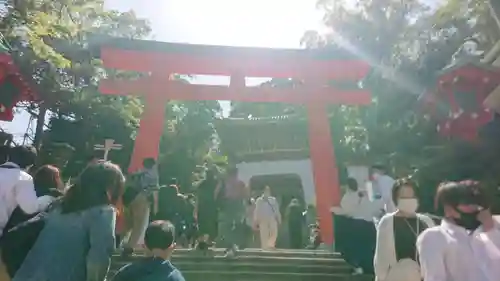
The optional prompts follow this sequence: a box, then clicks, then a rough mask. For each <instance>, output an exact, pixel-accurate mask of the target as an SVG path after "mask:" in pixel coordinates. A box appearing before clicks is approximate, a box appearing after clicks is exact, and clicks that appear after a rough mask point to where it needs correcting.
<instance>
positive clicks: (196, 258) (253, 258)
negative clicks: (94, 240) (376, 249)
mask: <svg viewBox="0 0 500 281" xmlns="http://www.w3.org/2000/svg"><path fill="white" fill-rule="evenodd" d="M141 258H144V256H143V255H133V256H131V257H128V258H121V257H120V256H118V255H116V256H114V257H113V259H114V260H115V261H116V262H120V261H121V262H132V261H134V260H137V259H141ZM210 260H215V261H220V262H223V263H231V262H247V263H248V262H253V263H261V264H262V263H264V264H269V263H273V264H286V265H289V266H296V265H301V264H304V265H307V264H316V265H324V266H333V265H336V264H338V265H346V263H345V261H344V260H342V259H339V258H335V259H332V258H300V257H275V256H258V255H247V254H245V255H243V254H240V253H239V254H238V256H236V257H235V258H231V259H228V258H225V257H223V256H214V257H207V256H200V255H194V254H193V255H181V256H177V255H174V256H173V257H172V262H174V263H175V262H193V263H200V262H205V261H210Z"/></svg>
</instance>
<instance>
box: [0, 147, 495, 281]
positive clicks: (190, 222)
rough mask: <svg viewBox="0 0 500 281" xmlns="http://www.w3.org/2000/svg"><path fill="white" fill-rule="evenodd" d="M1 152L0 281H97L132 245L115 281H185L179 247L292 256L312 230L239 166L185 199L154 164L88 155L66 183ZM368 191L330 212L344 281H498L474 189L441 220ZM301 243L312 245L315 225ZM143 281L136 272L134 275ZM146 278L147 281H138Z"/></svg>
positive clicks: (379, 177)
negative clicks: (348, 277)
mask: <svg viewBox="0 0 500 281" xmlns="http://www.w3.org/2000/svg"><path fill="white" fill-rule="evenodd" d="M2 151H3V154H1V155H0V163H3V164H1V165H0V235H1V236H0V256H1V261H2V263H1V267H0V280H2V281H3V280H15V281H25V280H33V281H39V280H56V281H59V280H60V281H70V280H71V281H78V280H98V281H102V280H104V278H105V277H106V275H107V271H108V268H109V265H110V258H111V256H112V254H113V253H114V251H115V250H116V248H121V249H122V254H123V255H124V256H127V255H130V254H131V253H132V252H133V251H134V250H136V249H138V248H141V249H144V250H146V251H147V252H148V253H149V254H150V255H149V257H148V258H145V259H143V260H141V261H139V262H136V263H134V264H131V265H128V266H126V267H124V268H123V269H121V270H120V271H119V272H118V274H117V275H116V276H115V277H114V280H117V281H121V280H143V279H142V277H143V276H142V275H144V274H147V275H148V276H150V277H151V276H153V277H151V279H147V280H156V279H155V277H154V276H160V275H161V276H163V277H165V276H168V278H167V279H168V280H171V281H183V277H182V274H181V273H180V272H179V271H178V270H177V269H176V268H175V267H174V266H173V265H172V264H171V263H170V262H169V257H170V255H171V254H172V251H173V249H174V247H175V246H176V245H177V244H181V245H183V246H185V247H195V248H197V249H199V250H206V249H208V247H210V246H211V245H213V243H216V244H217V246H218V247H225V248H226V249H227V251H226V255H227V256H228V257H232V256H234V255H236V254H237V252H238V249H239V248H241V247H248V246H251V247H253V246H255V245H256V243H257V241H258V240H260V246H261V247H262V248H263V249H266V250H272V249H274V248H275V247H276V240H277V237H278V231H279V229H282V230H283V229H285V232H288V236H289V247H290V248H303V247H304V246H305V242H306V241H305V240H306V239H304V233H305V232H304V231H303V230H304V229H305V227H306V226H308V225H313V226H314V225H316V215H315V212H314V209H313V208H311V207H308V210H307V211H304V208H303V207H302V205H301V202H300V201H299V200H298V199H292V200H291V202H290V204H289V205H288V206H287V207H286V208H284V210H285V211H284V215H283V216H282V214H281V211H280V210H281V208H280V206H279V203H278V200H277V199H276V198H275V197H273V196H272V190H271V188H270V187H269V186H266V187H265V188H264V189H263V190H262V193H261V194H259V195H258V196H255V197H253V196H252V194H251V192H250V190H249V188H248V187H247V186H245V184H244V183H243V182H241V181H240V180H239V179H238V176H237V169H234V168H233V169H228V170H227V173H226V174H225V175H224V176H223V177H221V178H218V177H217V174H216V173H215V172H214V171H212V170H209V171H208V172H207V175H206V178H205V180H204V181H203V182H202V183H201V184H200V185H199V186H198V187H197V191H196V193H194V194H182V193H181V192H180V191H179V186H178V184H177V182H176V180H174V179H172V180H171V182H169V184H168V185H166V186H159V179H158V178H159V177H158V171H157V169H156V162H155V160H154V159H145V160H144V163H143V164H144V168H143V169H142V170H141V171H139V172H137V173H134V174H131V175H129V176H128V177H126V176H125V175H124V173H122V170H121V169H120V167H119V166H117V165H115V164H113V163H111V162H109V161H104V160H99V159H98V158H92V159H90V161H89V163H88V165H87V166H86V167H85V168H84V169H83V171H82V172H81V174H80V175H79V176H78V177H77V178H76V179H74V180H73V181H72V183H71V184H69V185H68V184H64V183H63V180H62V178H61V173H60V171H59V169H58V168H56V167H54V166H51V165H44V166H41V167H37V168H33V167H34V164H35V162H36V158H37V155H36V150H35V149H33V148H31V147H27V146H19V147H13V148H9V149H8V150H5V149H3V150H2ZM373 171H374V175H373V180H372V187H373V188H372V190H371V192H368V191H367V190H365V189H363V188H360V187H359V186H358V183H357V181H356V180H355V179H352V178H350V179H348V180H347V181H346V184H345V186H346V187H347V190H346V192H345V194H344V195H343V198H342V200H341V203H340V206H338V207H333V208H332V212H333V213H334V214H335V218H334V221H335V226H336V247H337V249H338V250H339V251H340V252H341V253H342V254H343V255H344V258H345V259H346V261H347V262H348V263H350V264H351V265H352V266H353V268H354V273H355V274H358V273H373V274H374V275H375V276H376V278H377V280H379V281H393V280H394V281H401V280H408V281H413V280H415V281H416V280H422V279H423V280H425V281H470V280H475V281H496V280H497V279H498V276H500V267H498V266H497V265H498V264H500V222H499V221H498V220H496V218H495V217H494V216H493V215H492V214H491V212H490V207H491V205H492V202H491V198H492V197H491V196H488V194H487V190H486V189H485V188H484V186H483V185H482V184H481V183H480V182H476V181H472V180H468V181H461V182H445V183H443V184H441V185H440V186H439V187H438V190H437V195H436V207H439V208H440V209H441V211H442V214H443V216H442V217H435V216H431V215H427V214H421V213H419V212H418V208H419V200H418V196H417V195H418V187H417V185H416V184H415V183H414V182H412V181H411V180H409V179H399V180H393V179H392V178H391V177H390V176H389V175H388V174H387V172H386V169H385V168H384V167H382V166H375V167H373ZM311 238H312V240H311V242H312V244H313V246H317V245H318V244H319V243H320V241H321V239H320V237H319V231H318V228H317V227H313V228H312V229H311ZM141 274H142V275H141ZM148 278H149V277H148Z"/></svg>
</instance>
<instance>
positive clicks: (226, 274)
mask: <svg viewBox="0 0 500 281" xmlns="http://www.w3.org/2000/svg"><path fill="white" fill-rule="evenodd" d="M181 271H182V275H183V276H184V278H185V279H186V280H190V281H195V280H200V281H201V280H203V281H255V280H258V281H311V280H314V281H373V277H372V276H365V275H358V276H351V275H349V274H338V273H290V272H272V273H270V272H260V271H259V270H258V269H257V268H256V269H254V270H251V271H222V272H215V271H210V270H181ZM111 276H112V275H111Z"/></svg>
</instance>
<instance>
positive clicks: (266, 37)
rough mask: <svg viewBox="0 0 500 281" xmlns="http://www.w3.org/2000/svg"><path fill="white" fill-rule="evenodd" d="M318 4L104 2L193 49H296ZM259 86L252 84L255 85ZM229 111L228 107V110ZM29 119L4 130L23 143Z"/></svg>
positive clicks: (307, 0)
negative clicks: (204, 46) (132, 13)
mask: <svg viewBox="0 0 500 281" xmlns="http://www.w3.org/2000/svg"><path fill="white" fill-rule="evenodd" d="M315 3H316V0H237V1H235V0H233V1H230V0H210V1H207V0H106V6H107V7H108V8H111V9H118V10H122V11H127V10H134V11H135V12H136V13H137V14H138V16H139V17H142V18H147V19H149V21H150V22H151V26H152V29H153V36H154V39H155V40H158V41H168V42H183V43H193V44H209V45H230V46H258V47H271V48H298V47H299V43H300V38H301V37H302V35H303V34H304V32H305V31H306V30H310V29H321V28H322V25H321V17H322V13H321V12H320V11H317V10H316V8H315ZM255 82H256V81H248V83H249V84H250V83H251V84H253V83H255ZM198 83H203V84H226V83H228V80H227V79H223V78H219V79H216V78H215V79H214V78H207V77H203V78H200V79H198ZM225 107H226V110H227V104H226V106H225ZM26 115H27V114H19V115H17V116H16V118H15V119H14V121H13V122H12V123H4V122H0V126H1V127H2V128H3V129H5V130H7V131H9V132H11V133H14V134H15V135H16V137H21V138H22V135H23V134H24V132H25V130H26V128H27V125H28V118H29V117H28V116H26Z"/></svg>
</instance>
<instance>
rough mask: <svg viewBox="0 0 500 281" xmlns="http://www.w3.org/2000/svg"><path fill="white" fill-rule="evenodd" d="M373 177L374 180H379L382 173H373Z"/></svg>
mask: <svg viewBox="0 0 500 281" xmlns="http://www.w3.org/2000/svg"><path fill="white" fill-rule="evenodd" d="M372 178H373V180H378V179H379V178H380V173H373V174H372Z"/></svg>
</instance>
